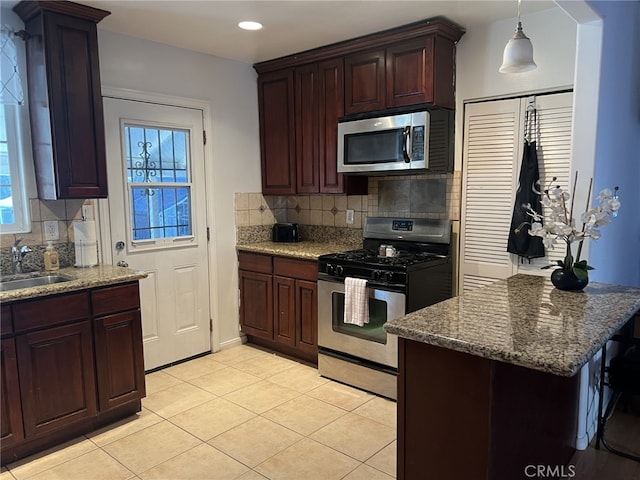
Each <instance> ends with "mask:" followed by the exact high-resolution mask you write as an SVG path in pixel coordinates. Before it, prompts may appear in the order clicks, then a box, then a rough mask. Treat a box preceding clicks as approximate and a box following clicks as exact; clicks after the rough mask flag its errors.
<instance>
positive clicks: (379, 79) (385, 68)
mask: <svg viewBox="0 0 640 480" xmlns="http://www.w3.org/2000/svg"><path fill="white" fill-rule="evenodd" d="M454 59H455V46H454V43H453V42H451V41H449V40H446V39H444V38H442V37H439V36H437V35H435V34H432V35H429V36H427V37H424V38H420V39H418V40H410V41H406V42H400V43H396V44H394V45H391V46H389V47H387V48H386V49H385V50H375V51H372V52H367V53H363V54H358V55H349V56H347V57H346V58H345V65H346V84H345V98H346V104H345V113H346V114H354V113H365V112H373V111H377V110H384V109H386V108H396V107H404V106H411V105H420V104H428V105H433V106H438V107H444V108H451V109H453V108H455V85H454V84H455V76H454V74H455V60H454Z"/></svg>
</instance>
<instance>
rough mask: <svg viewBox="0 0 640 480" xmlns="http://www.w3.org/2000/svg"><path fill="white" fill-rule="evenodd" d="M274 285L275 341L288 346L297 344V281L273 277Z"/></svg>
mask: <svg viewBox="0 0 640 480" xmlns="http://www.w3.org/2000/svg"><path fill="white" fill-rule="evenodd" d="M273 284H274V302H273V305H274V312H273V323H274V329H273V330H274V340H275V341H276V342H281V343H284V344H286V345H291V346H294V345H295V343H296V281H295V280H294V279H293V278H287V277H279V276H275V277H273Z"/></svg>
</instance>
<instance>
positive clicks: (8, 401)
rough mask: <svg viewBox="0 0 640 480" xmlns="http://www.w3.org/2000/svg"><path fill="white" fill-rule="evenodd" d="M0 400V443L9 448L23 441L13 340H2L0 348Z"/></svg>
mask: <svg viewBox="0 0 640 480" xmlns="http://www.w3.org/2000/svg"><path fill="white" fill-rule="evenodd" d="M0 373H1V381H2V384H0V400H1V403H2V408H1V411H2V416H1V418H0V430H1V433H0V443H2V447H3V448H9V447H12V446H13V445H15V444H16V443H19V442H21V441H22V440H23V439H24V430H23V427H22V407H21V404H20V385H19V383H18V363H17V361H16V346H15V341H14V339H13V338H7V339H3V340H2V347H1V348H0Z"/></svg>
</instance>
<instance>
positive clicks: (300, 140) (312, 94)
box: [294, 64, 320, 193]
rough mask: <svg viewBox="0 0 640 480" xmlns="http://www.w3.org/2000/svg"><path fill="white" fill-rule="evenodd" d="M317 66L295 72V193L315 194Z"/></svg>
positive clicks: (317, 181)
mask: <svg viewBox="0 0 640 480" xmlns="http://www.w3.org/2000/svg"><path fill="white" fill-rule="evenodd" d="M318 87H319V85H318V65H315V64H313V65H305V66H303V67H299V68H296V69H295V88H294V91H295V112H296V115H295V130H296V135H295V145H296V193H318V191H319V189H320V165H319V158H318V146H319V145H318V140H319V136H318V132H319V131H318V120H319V116H318Z"/></svg>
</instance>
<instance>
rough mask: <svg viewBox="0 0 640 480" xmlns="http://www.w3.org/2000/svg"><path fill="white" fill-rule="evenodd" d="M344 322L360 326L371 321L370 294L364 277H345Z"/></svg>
mask: <svg viewBox="0 0 640 480" xmlns="http://www.w3.org/2000/svg"><path fill="white" fill-rule="evenodd" d="M344 323H350V324H352V325H358V326H359V327H362V326H364V324H365V323H369V296H368V295H367V281H366V280H365V279H363V278H352V277H347V278H345V279H344Z"/></svg>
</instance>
